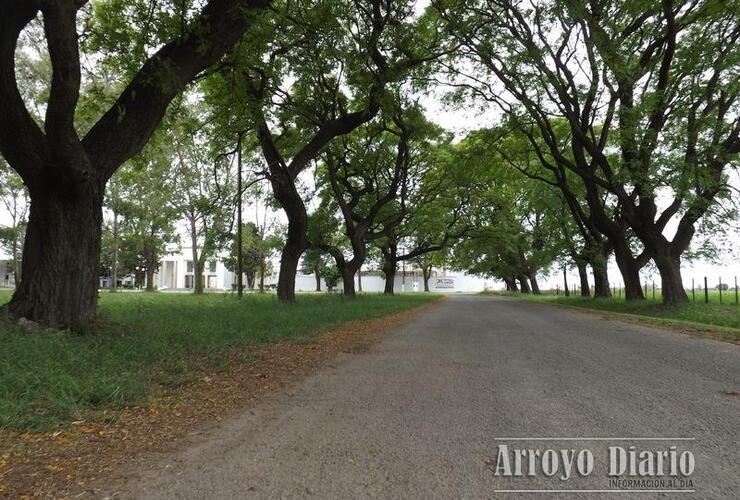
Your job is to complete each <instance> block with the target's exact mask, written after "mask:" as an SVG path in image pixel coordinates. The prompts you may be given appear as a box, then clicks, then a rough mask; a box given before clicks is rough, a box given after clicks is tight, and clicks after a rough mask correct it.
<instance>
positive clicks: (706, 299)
mask: <svg viewBox="0 0 740 500" xmlns="http://www.w3.org/2000/svg"><path fill="white" fill-rule="evenodd" d="M704 303H705V304H709V288H707V277H706V276H704Z"/></svg>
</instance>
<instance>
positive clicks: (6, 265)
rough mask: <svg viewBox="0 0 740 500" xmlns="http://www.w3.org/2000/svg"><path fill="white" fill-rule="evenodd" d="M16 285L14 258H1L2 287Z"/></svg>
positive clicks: (0, 277) (0, 284)
mask: <svg viewBox="0 0 740 500" xmlns="http://www.w3.org/2000/svg"><path fill="white" fill-rule="evenodd" d="M12 286H15V269H14V267H13V261H12V260H0V287H12Z"/></svg>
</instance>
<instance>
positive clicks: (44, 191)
mask: <svg viewBox="0 0 740 500" xmlns="http://www.w3.org/2000/svg"><path fill="white" fill-rule="evenodd" d="M84 4H85V2H21V1H17V0H16V1H8V2H0V25H2V26H1V28H2V29H0V116H2V117H3V119H2V120H0V152H1V153H2V155H3V157H5V159H6V160H7V161H8V163H9V164H10V165H11V167H13V169H15V170H16V171H17V172H18V173H19V174H20V175H21V177H22V178H23V180H24V182H25V184H26V185H27V186H28V188H29V191H30V193H31V214H30V218H29V224H28V229H27V231H28V232H27V239H26V242H25V246H24V249H25V251H24V259H23V280H22V282H21V286H20V287H18V289H16V292H15V294H14V296H13V298H12V299H11V302H10V303H9V305H8V309H9V312H10V314H11V315H12V316H13V317H15V318H21V317H25V318H27V319H30V320H33V321H38V322H41V323H44V324H46V325H53V326H75V325H78V324H82V323H89V322H90V321H92V320H93V319H94V316H95V308H96V304H97V291H98V280H99V272H100V237H101V224H102V204H103V192H104V188H105V183H106V182H107V180H108V179H109V178H110V176H111V175H113V173H114V172H115V171H116V170H117V169H118V168H119V167H120V165H122V164H123V163H124V162H125V161H126V160H127V159H129V158H131V157H132V156H134V155H135V154H137V153H138V152H139V151H141V149H142V148H143V147H144V145H145V144H146V142H147V141H148V139H149V138H150V137H151V135H152V133H153V132H154V130H155V129H156V127H157V125H158V124H159V123H160V121H161V119H162V116H164V113H165V111H166V110H167V107H168V106H169V104H170V103H171V101H172V100H173V99H174V98H175V97H176V96H177V95H178V94H180V92H181V91H182V90H183V89H184V88H185V86H186V85H187V83H189V82H190V81H191V80H192V79H194V78H195V77H196V76H197V75H198V74H200V73H201V71H202V70H203V69H205V68H208V67H210V66H212V65H213V64H214V63H215V62H217V61H218V60H220V59H221V57H222V56H223V55H224V54H225V53H226V52H227V51H228V50H229V49H230V48H231V47H232V46H233V45H234V44H235V43H236V42H237V41H238V40H240V39H241V37H242V35H243V34H244V32H245V31H246V30H247V28H248V27H249V26H250V25H251V23H252V22H253V19H254V18H253V16H249V15H247V14H248V13H249V12H250V11H252V12H254V11H257V10H261V9H264V8H266V7H267V4H268V2H267V1H266V0H254V1H251V2H242V1H237V0H223V1H218V2H208V3H207V4H205V5H204V6H203V7H202V9H201V10H200V12H198V13H197V14H196V15H195V16H194V17H193V19H192V21H191V22H190V23H188V24H187V25H184V26H183V27H182V30H181V33H180V34H179V35H178V36H177V37H175V38H173V40H170V41H166V42H165V43H163V44H162V45H161V46H160V47H159V48H158V50H157V51H156V52H155V53H154V54H152V55H151V56H150V57H149V58H148V59H147V60H146V61H145V62H144V64H143V65H142V66H141V68H140V69H139V71H138V72H137V73H136V74H134V75H133V77H132V78H131V79H130V80H129V82H128V84H127V86H126V88H125V89H124V90H123V91H122V92H121V94H120V95H119V96H118V97H117V99H115V102H113V103H112V105H111V107H110V108H108V110H107V111H106V112H104V113H103V115H102V116H101V117H100V119H99V120H98V121H97V122H96V123H95V124H93V125H92V127H90V128H89V130H88V131H87V133H86V135H85V136H84V137H82V138H80V137H79V136H78V132H77V130H76V128H75V113H76V110H77V104H78V101H79V96H80V87H81V67H80V66H81V65H80V51H79V46H78V43H79V33H78V31H77V28H78V25H79V23H78V12H77V10H78V9H79V8H81V7H82V6H83V5H84ZM39 14H42V15H41V16H40V17H41V18H42V19H43V23H44V32H45V34H46V40H47V45H48V48H49V51H48V52H49V57H50V60H51V65H50V66H51V78H50V83H51V85H50V88H49V97H48V99H47V102H46V103H45V104H46V110H45V117H44V126H43V130H42V129H41V128H40V127H39V126H38V124H37V123H36V122H35V121H34V120H33V118H32V117H31V115H30V113H29V112H28V111H27V109H26V107H25V104H24V102H23V100H22V98H21V95H20V93H19V91H18V85H17V82H16V77H15V72H14V65H15V64H14V58H15V50H16V47H17V41H18V38H19V37H20V36H21V33H22V32H23V30H24V29H25V28H26V26H27V25H28V24H29V23H30V22H32V20H33V19H36V18H38V17H39ZM163 68H165V69H164V70H163ZM150 267H151V266H150ZM150 271H153V269H152V270H150Z"/></svg>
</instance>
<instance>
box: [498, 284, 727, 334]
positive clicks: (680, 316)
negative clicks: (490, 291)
mask: <svg viewBox="0 0 740 500" xmlns="http://www.w3.org/2000/svg"><path fill="white" fill-rule="evenodd" d="M648 292H649V293H648V297H649V298H648V299H647V300H645V301H636V302H634V301H633V302H627V301H625V300H624V299H620V298H611V299H593V298H586V297H581V296H574V295H571V296H570V297H566V296H565V295H563V294H560V295H556V294H554V293H544V294H542V295H524V294H509V293H507V294H506V295H515V296H517V297H519V298H522V299H526V300H532V301H537V302H546V303H550V304H564V305H569V306H575V307H582V308H586V309H595V310H598V311H608V312H614V313H622V314H633V315H637V316H646V317H650V318H658V319H662V320H675V321H686V322H691V323H698V324H701V325H709V326H717V327H724V328H738V329H740V306H737V305H735V295H734V291H731V292H723V293H722V298H723V303H722V304H720V303H719V293H718V292H717V291H712V292H710V293H709V299H710V300H709V303H708V304H705V303H704V302H703V301H704V292H702V293H701V297H700V296H699V292H698V291H697V293H696V303H693V302H692V303H689V304H683V305H674V306H664V305H663V304H662V303H661V302H660V295H659V293H658V291H656V298H655V299H653V298H652V293H651V292H652V291H651V290H648ZM700 298H701V302H700ZM689 300H691V293H690V292H689ZM732 336H734V337H735V338H736V339H740V331H738V332H737V333H735V334H734V335H732Z"/></svg>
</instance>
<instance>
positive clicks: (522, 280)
mask: <svg viewBox="0 0 740 500" xmlns="http://www.w3.org/2000/svg"><path fill="white" fill-rule="evenodd" d="M517 279H518V280H519V286H520V287H521V290H522V293H531V292H532V290H531V289H530V288H529V280H528V279H527V277H526V276H524V275H523V274H520V275H519V276H518V277H517Z"/></svg>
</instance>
